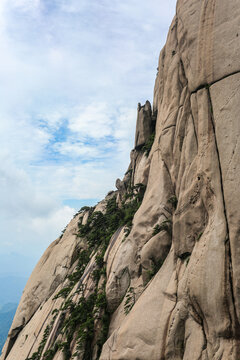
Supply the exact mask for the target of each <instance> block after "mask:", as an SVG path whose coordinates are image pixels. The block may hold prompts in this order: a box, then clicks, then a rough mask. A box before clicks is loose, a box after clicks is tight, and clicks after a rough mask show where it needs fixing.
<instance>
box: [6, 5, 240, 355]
mask: <svg viewBox="0 0 240 360" xmlns="http://www.w3.org/2000/svg"><path fill="white" fill-rule="evenodd" d="M239 26H240V3H239V1H238V0H231V1H229V0H221V1H220V0H218V1H217V0H178V3H177V9H176V16H175V18H174V19H173V22H172V24H171V27H170V30H169V34H168V38H167V42H166V45H165V47H164V48H163V50H162V51H161V53H160V58H159V65H158V74H157V78H156V83H155V89H154V100H153V106H151V104H150V103H149V102H146V104H145V105H144V106H141V105H140V104H139V105H138V118H137V129H136V138H135V148H134V150H132V152H131V162H130V165H129V167H128V170H127V172H126V174H125V176H124V178H123V180H122V181H121V180H119V179H118V180H117V182H116V186H117V191H115V192H110V193H109V194H108V195H107V197H106V198H105V199H104V200H103V201H102V202H100V203H99V204H98V205H97V206H96V207H95V208H84V209H82V210H81V211H80V212H79V213H78V214H77V215H76V216H75V217H74V219H73V220H72V221H71V222H70V224H69V225H68V226H67V228H66V231H65V232H64V234H63V235H62V236H61V237H60V238H59V239H57V240H56V241H55V242H53V243H52V245H50V247H49V248H48V249H47V250H46V252H45V253H44V255H43V256H42V258H41V259H40V261H39V263H38V265H37V266H36V268H35V270H34V272H33V273H32V275H31V277H30V279H29V281H28V283H27V286H26V288H25V290H24V294H23V297H22V299H21V302H20V304H19V307H18V310H17V313H16V316H15V318H14V321H13V324H12V327H11V330H10V333H9V337H8V340H7V342H6V344H5V347H4V350H3V354H2V356H1V360H26V359H31V360H40V359H41V360H51V359H54V360H64V359H78V360H80V359H81V360H82V359H98V358H100V359H101V360H164V359H166V360H167V359H172V360H178V359H179V360H180V359H184V360H239V359H240V326H239V322H240V246H239V241H240V221H239V220H240V207H239V204H240V162H239V154H240V141H239V139H240V118H239V116H240V115H239V114H240V98H239V97H240V92H239V91H240V60H239V59H240V27H239Z"/></svg>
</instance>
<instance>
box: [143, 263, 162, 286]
mask: <svg viewBox="0 0 240 360" xmlns="http://www.w3.org/2000/svg"><path fill="white" fill-rule="evenodd" d="M152 263H153V265H152V269H151V270H148V279H147V282H149V281H150V280H151V279H152V278H153V277H154V276H155V275H156V273H157V272H158V271H159V270H160V268H161V267H162V265H163V260H162V259H159V260H158V261H155V260H153V259H152Z"/></svg>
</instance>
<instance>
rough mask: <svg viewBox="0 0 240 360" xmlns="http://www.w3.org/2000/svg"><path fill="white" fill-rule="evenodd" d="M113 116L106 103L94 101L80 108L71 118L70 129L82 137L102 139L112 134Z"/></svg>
mask: <svg viewBox="0 0 240 360" xmlns="http://www.w3.org/2000/svg"><path fill="white" fill-rule="evenodd" d="M112 123H113V118H112V117H111V113H110V110H109V108H108V106H107V104H106V103H92V104H90V105H88V106H86V107H82V108H80V109H79V114H78V115H77V116H76V117H73V118H72V119H70V120H69V129H70V130H71V131H73V132H76V133H77V134H78V135H79V136H81V137H92V138H94V139H100V138H103V137H106V136H110V135H111V133H112V131H111V129H112Z"/></svg>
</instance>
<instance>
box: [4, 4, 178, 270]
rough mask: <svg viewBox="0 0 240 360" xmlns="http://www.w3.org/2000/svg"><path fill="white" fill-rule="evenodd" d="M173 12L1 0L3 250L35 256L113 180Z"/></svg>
mask: <svg viewBox="0 0 240 360" xmlns="http://www.w3.org/2000/svg"><path fill="white" fill-rule="evenodd" d="M174 12H175V0H169V1H168V2H166V1H163V0H149V1H148V2H146V1H141V0H140V1H139V0H138V1H137V0H122V1H117V0H111V1H110V0H1V3H0V53H1V67H0V140H1V152H0V173H1V176H0V182H1V184H0V185H1V186H0V196H1V199H0V200H1V201H0V226H1V236H0V255H7V254H11V253H14V254H19V257H21V256H23V255H24V256H26V257H27V258H29V261H30V262H31V263H32V264H34V263H35V262H36V260H38V258H39V257H40V256H41V254H42V252H43V251H44V250H45V248H46V247H47V246H48V245H49V244H50V242H51V241H53V240H54V239H55V238H56V237H57V236H58V235H59V234H60V233H61V230H62V229H63V228H64V227H65V225H66V224H67V222H68V221H69V220H70V219H71V217H72V216H73V214H74V213H75V212H76V211H78V210H79V208H80V207H81V206H83V205H87V204H89V205H92V204H94V203H95V202H96V201H98V200H100V199H101V198H103V197H104V196H105V195H106V193H107V192H108V191H109V190H111V189H114V185H115V180H116V178H118V177H120V178H121V177H122V176H123V174H124V172H125V171H126V169H127V166H128V163H129V152H130V150H131V148H132V147H133V141H134V132H135V123H136V108H137V103H138V102H141V103H144V102H145V101H146V100H147V99H148V100H150V101H152V94H153V87H154V80H155V76H156V69H157V63H158V56H159V52H160V49H161V48H162V46H163V45H164V43H165V40H166V35H167V31H168V28H169V26H170V23H171V20H172V18H173V16H174ZM9 259H10V256H9ZM9 266H11V264H9ZM1 271H2V270H1V265H0V273H1ZM26 271H27V270H26Z"/></svg>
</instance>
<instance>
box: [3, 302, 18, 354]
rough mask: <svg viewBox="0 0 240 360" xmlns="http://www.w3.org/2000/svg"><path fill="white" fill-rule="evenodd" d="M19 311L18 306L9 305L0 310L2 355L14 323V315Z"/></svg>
mask: <svg viewBox="0 0 240 360" xmlns="http://www.w3.org/2000/svg"><path fill="white" fill-rule="evenodd" d="M16 309H17V304H14V303H8V304H5V305H3V306H2V307H1V308H0V324H1V326H0V353H1V351H2V347H3V345H4V343H5V341H6V338H7V334H8V331H9V329H10V326H11V324H12V321H13V317H14V314H15V312H16Z"/></svg>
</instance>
